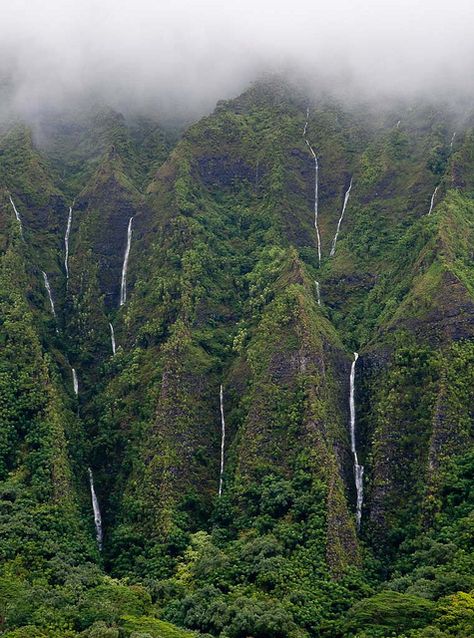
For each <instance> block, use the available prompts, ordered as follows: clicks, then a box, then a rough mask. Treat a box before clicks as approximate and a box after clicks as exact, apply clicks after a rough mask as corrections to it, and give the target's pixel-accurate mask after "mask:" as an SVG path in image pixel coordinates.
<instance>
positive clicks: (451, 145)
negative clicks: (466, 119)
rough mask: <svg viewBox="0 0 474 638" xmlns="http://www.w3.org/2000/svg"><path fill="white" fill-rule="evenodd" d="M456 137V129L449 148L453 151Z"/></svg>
mask: <svg viewBox="0 0 474 638" xmlns="http://www.w3.org/2000/svg"><path fill="white" fill-rule="evenodd" d="M455 137H456V131H454V133H453V136H452V138H451V143H450V145H449V150H450V152H451V153H452V152H453V144H454V139H455Z"/></svg>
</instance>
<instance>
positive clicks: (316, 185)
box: [303, 109, 321, 265]
mask: <svg viewBox="0 0 474 638" xmlns="http://www.w3.org/2000/svg"><path fill="white" fill-rule="evenodd" d="M308 121H309V109H307V110H306V121H305V124H304V128H303V139H304V141H305V142H306V146H307V147H308V148H309V150H310V153H311V155H312V156H313V160H314V228H315V230H316V239H317V242H318V264H319V265H321V235H320V234H319V226H318V197H319V193H318V191H319V162H318V156H317V155H316V153H315V152H314V150H313V147H312V146H311V144H310V143H309V141H308V138H307V137H306V131H307V130H308Z"/></svg>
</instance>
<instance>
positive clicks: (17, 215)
mask: <svg viewBox="0 0 474 638" xmlns="http://www.w3.org/2000/svg"><path fill="white" fill-rule="evenodd" d="M9 197H10V204H11V205H12V206H13V210H14V211H15V217H16V221H17V222H18V225H19V226H20V236H21V238H22V239H24V238H23V224H22V223H21V217H20V213H19V212H18V211H17V209H16V206H15V202H14V201H13V199H12V197H11V195H10V196H9Z"/></svg>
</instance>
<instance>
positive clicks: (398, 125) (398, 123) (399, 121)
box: [396, 120, 402, 128]
mask: <svg viewBox="0 0 474 638" xmlns="http://www.w3.org/2000/svg"><path fill="white" fill-rule="evenodd" d="M401 123H402V121H401V120H398V122H397V126H396V128H400V124H401Z"/></svg>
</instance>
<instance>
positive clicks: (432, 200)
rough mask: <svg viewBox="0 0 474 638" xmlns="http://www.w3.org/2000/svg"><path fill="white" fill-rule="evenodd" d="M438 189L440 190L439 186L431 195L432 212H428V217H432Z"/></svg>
mask: <svg viewBox="0 0 474 638" xmlns="http://www.w3.org/2000/svg"><path fill="white" fill-rule="evenodd" d="M438 188H439V186H437V187H436V188H435V189H434V191H433V195H431V202H430V210H429V211H428V215H431V211H432V210H433V206H434V201H435V197H436V193H437V192H438Z"/></svg>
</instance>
